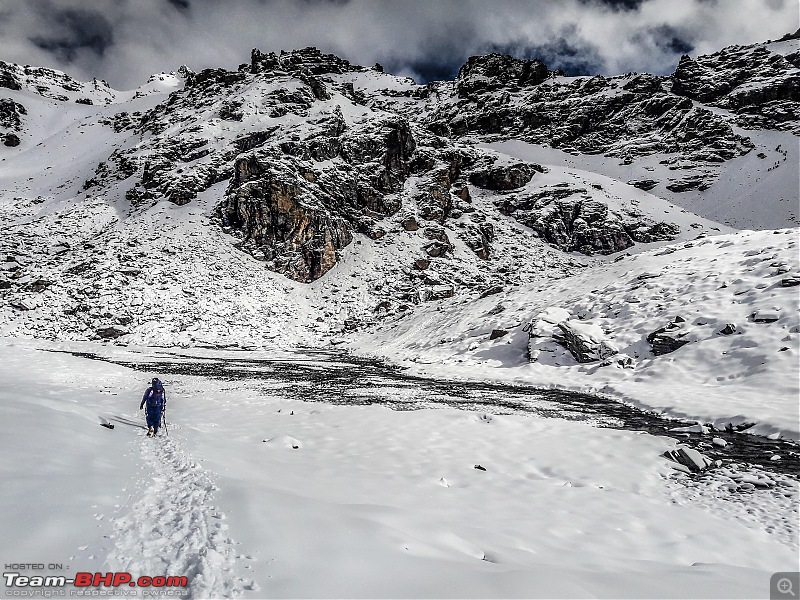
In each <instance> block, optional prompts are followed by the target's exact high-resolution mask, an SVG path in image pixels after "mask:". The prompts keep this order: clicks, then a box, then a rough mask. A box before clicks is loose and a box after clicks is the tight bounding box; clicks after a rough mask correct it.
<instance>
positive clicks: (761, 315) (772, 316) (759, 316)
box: [752, 310, 780, 323]
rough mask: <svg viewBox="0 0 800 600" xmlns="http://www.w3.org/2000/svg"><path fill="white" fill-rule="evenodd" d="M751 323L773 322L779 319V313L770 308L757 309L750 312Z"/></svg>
mask: <svg viewBox="0 0 800 600" xmlns="http://www.w3.org/2000/svg"><path fill="white" fill-rule="evenodd" d="M752 319H753V323H774V322H775V321H777V320H778V319H780V314H778V312H777V311H772V310H759V311H756V312H754V313H753V314H752Z"/></svg>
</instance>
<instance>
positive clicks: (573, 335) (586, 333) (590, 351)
mask: <svg viewBox="0 0 800 600" xmlns="http://www.w3.org/2000/svg"><path fill="white" fill-rule="evenodd" d="M557 327H558V328H559V329H560V330H561V335H554V336H553V339H555V340H556V341H557V342H559V343H560V344H562V345H563V346H564V347H565V348H566V349H567V350H569V352H570V354H572V356H573V357H574V358H575V360H577V361H578V362H579V363H588V362H594V361H598V360H603V359H605V358H608V357H609V356H613V355H615V354H617V353H618V352H619V350H617V349H616V348H615V347H614V346H613V345H611V343H610V342H609V341H608V339H607V338H606V335H605V333H604V332H603V330H602V329H600V327H599V326H597V325H592V324H589V323H582V322H579V321H572V320H566V321H561V322H559V323H558V324H557Z"/></svg>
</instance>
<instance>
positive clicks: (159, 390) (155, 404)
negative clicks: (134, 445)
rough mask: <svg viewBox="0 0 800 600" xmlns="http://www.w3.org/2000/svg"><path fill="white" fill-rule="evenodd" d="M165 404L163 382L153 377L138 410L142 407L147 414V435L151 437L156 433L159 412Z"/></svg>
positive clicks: (165, 396) (159, 416) (165, 395)
mask: <svg viewBox="0 0 800 600" xmlns="http://www.w3.org/2000/svg"><path fill="white" fill-rule="evenodd" d="M166 405H167V393H166V392H165V391H164V384H163V383H161V381H160V380H159V379H158V377H153V381H152V382H151V384H150V387H149V388H147V390H146V391H145V393H144V397H143V398H142V403H141V404H140V405H139V410H142V408H144V409H145V410H144V414H145V415H146V416H147V427H148V431H147V437H153V436H154V435H155V434H156V433H158V426H159V425H160V424H161V413H162V412H163V411H164V408H165V407H166Z"/></svg>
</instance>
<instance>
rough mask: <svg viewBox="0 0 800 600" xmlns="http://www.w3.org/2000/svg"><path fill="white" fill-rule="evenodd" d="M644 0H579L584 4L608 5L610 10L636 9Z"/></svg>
mask: <svg viewBox="0 0 800 600" xmlns="http://www.w3.org/2000/svg"><path fill="white" fill-rule="evenodd" d="M645 1H646V0H581V2H582V3H584V4H595V5H600V6H605V7H608V8H610V9H612V10H619V11H628V10H637V9H638V8H639V7H640V6H641V5H642V4H644V3H645Z"/></svg>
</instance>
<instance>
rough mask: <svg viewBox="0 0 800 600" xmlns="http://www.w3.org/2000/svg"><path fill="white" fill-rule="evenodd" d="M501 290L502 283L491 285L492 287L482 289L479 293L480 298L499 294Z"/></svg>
mask: <svg viewBox="0 0 800 600" xmlns="http://www.w3.org/2000/svg"><path fill="white" fill-rule="evenodd" d="M502 291H503V286H502V285H493V286H492V287H490V288H488V289H486V290H484V291H483V292H482V293H481V295H480V297H481V298H486V297H487V296H493V295H494V294H499V293H501V292H502Z"/></svg>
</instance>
